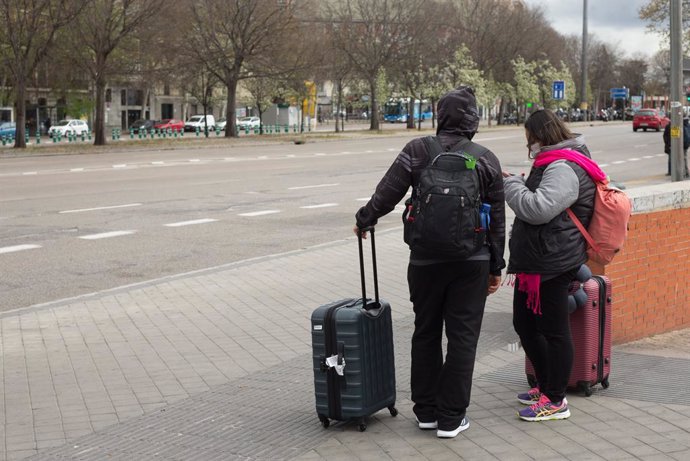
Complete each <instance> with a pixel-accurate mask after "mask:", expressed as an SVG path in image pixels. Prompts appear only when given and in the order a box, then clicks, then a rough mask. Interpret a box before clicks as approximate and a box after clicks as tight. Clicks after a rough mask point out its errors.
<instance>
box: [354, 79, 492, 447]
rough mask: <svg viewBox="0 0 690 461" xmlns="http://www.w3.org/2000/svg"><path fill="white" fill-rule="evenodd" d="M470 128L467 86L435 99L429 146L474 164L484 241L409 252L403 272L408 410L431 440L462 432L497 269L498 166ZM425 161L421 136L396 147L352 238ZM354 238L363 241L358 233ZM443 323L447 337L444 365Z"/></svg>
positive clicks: (471, 101)
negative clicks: (408, 314) (458, 252)
mask: <svg viewBox="0 0 690 461" xmlns="http://www.w3.org/2000/svg"><path fill="white" fill-rule="evenodd" d="M478 126H479V114H478V111H477V103H476V99H475V96H474V90H473V89H472V88H471V87H467V86H462V87H459V88H457V89H454V90H451V91H450V92H448V93H447V94H445V95H444V96H443V97H442V98H441V99H440V100H439V102H438V128H437V130H436V134H437V140H438V141H439V143H440V144H441V146H442V147H443V148H444V149H445V150H446V151H450V150H451V149H452V148H453V147H455V146H456V145H458V144H459V143H460V142H461V141H464V142H465V144H463V147H462V149H463V150H464V151H465V152H469V153H471V154H472V155H473V156H474V157H475V158H476V170H477V173H478V176H479V184H480V195H481V199H482V201H483V202H484V203H488V204H489V205H490V206H491V209H490V218H491V221H490V222H491V224H490V229H489V238H488V239H487V243H486V244H485V245H484V246H483V247H482V248H481V249H480V250H479V251H477V252H476V253H475V254H473V255H471V256H469V257H464V258H458V257H457V256H453V255H451V254H428V253H425V252H423V251H418V250H417V251H415V250H412V251H411V253H410V262H409V265H408V270H407V279H408V285H409V290H410V300H411V301H412V304H413V309H414V313H415V330H414V333H413V335H412V361H411V368H412V370H411V383H410V384H411V390H412V401H413V402H414V408H413V411H414V413H415V415H416V417H417V423H418V425H419V428H420V429H437V436H438V437H455V436H456V435H457V434H459V433H460V432H462V431H463V430H465V429H467V428H468V427H469V419H468V418H467V417H466V410H467V407H468V406H469V403H470V391H471V387H472V374H473V371H474V362H475V356H476V350H477V342H478V340H479V332H480V329H481V324H482V319H483V315H484V306H485V303H486V297H487V296H488V295H489V294H491V293H494V292H495V291H496V290H497V289H498V287H499V285H500V281H501V270H502V269H503V268H504V267H505V261H504V259H503V253H504V246H505V203H504V193H503V178H502V170H501V164H500V162H499V160H498V158H497V157H496V156H495V155H494V154H493V153H492V152H491V151H489V150H488V149H486V148H485V147H483V146H480V145H479V144H476V143H473V142H471V140H472V138H473V137H474V135H475V133H476V132H477V128H478ZM431 155H432V153H431V152H429V150H428V148H427V144H426V143H425V142H424V140H423V138H416V139H413V140H412V141H410V142H409V143H408V144H407V145H406V146H405V147H404V148H403V150H402V152H400V153H399V154H398V156H397V158H396V159H395V161H394V162H393V164H392V165H391V166H390V168H389V169H388V171H387V172H386V174H385V175H384V177H383V178H382V179H381V181H380V182H379V184H378V185H377V187H376V190H375V192H374V194H373V196H372V197H371V199H370V200H369V202H368V203H367V204H366V205H365V206H363V207H362V208H361V209H360V210H359V211H358V212H357V214H356V226H355V228H354V231H355V233H358V232H362V229H364V228H367V227H370V226H374V225H375V224H376V223H377V221H378V219H379V218H380V217H382V216H384V215H386V214H388V213H390V212H391V211H392V210H393V209H394V208H395V206H396V205H397V204H398V203H399V202H400V201H401V200H402V199H403V198H404V197H405V195H406V194H407V191H408V189H409V188H410V187H413V188H414V187H415V186H416V185H417V184H418V183H419V179H420V173H421V171H422V170H423V169H424V168H425V167H426V166H427V165H428V164H429V162H430V160H431ZM413 194H414V192H413ZM449 220H450V217H449ZM362 234H363V237H364V238H366V232H362ZM444 323H445V330H446V336H447V338H448V347H447V354H446V359H445V362H444V360H443V352H442V339H443V325H444Z"/></svg>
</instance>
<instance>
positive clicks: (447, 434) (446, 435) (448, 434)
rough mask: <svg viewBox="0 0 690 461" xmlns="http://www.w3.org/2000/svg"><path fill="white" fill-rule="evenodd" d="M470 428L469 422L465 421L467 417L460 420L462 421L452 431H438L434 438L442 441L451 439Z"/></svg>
mask: <svg viewBox="0 0 690 461" xmlns="http://www.w3.org/2000/svg"><path fill="white" fill-rule="evenodd" d="M469 427H470V420H469V419H467V417H464V418H462V421H460V425H459V426H458V427H457V429H455V430H452V431H442V430H441V429H439V430H438V431H436V436H437V437H439V438H442V439H452V438H453V437H455V436H456V435H458V434H459V433H461V432H462V431H465V430H467V429H469Z"/></svg>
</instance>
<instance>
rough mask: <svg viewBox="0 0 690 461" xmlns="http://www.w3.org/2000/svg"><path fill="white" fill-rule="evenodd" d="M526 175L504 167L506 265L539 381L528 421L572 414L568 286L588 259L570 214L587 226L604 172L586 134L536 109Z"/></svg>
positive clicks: (516, 317) (525, 399)
mask: <svg viewBox="0 0 690 461" xmlns="http://www.w3.org/2000/svg"><path fill="white" fill-rule="evenodd" d="M525 135H526V137H527V148H528V149H529V153H528V156H529V158H530V159H534V162H533V164H532V169H531V170H530V173H529V175H528V176H527V178H525V177H524V175H522V176H516V175H512V174H510V173H506V172H504V173H503V176H504V189H505V196H506V203H507V204H508V206H510V208H511V209H512V210H513V211H514V212H515V221H514V223H513V227H512V230H511V233H510V240H509V246H510V259H509V262H508V273H509V274H514V276H515V288H514V297H513V325H514V327H515V331H516V332H517V334H518V336H519V337H520V342H521V344H522V347H523V349H524V350H525V353H526V354H527V357H528V358H529V359H530V361H531V362H532V365H533V366H534V370H535V374H536V378H537V386H536V387H534V388H532V389H530V390H529V391H527V392H525V393H522V394H518V396H517V398H518V400H519V401H520V403H523V404H525V405H528V406H527V407H525V408H524V409H522V410H520V411H519V412H518V416H519V417H520V418H521V419H523V420H526V421H547V420H555V419H565V418H568V417H570V410H569V408H568V401H567V400H566V397H565V391H566V387H567V384H568V379H569V377H570V371H571V368H572V363H573V345H572V340H571V336H570V323H569V319H568V315H569V314H568V286H569V285H570V282H571V281H572V280H573V279H574V278H575V274H576V273H577V270H578V269H579V267H580V266H581V265H582V264H583V263H585V262H586V261H587V252H586V249H587V246H586V242H585V239H584V237H583V236H582V234H581V233H580V231H579V230H578V228H577V227H576V226H575V224H574V223H573V222H572V221H571V220H570V218H569V217H568V213H567V212H566V210H567V209H568V208H570V209H571V210H572V211H573V212H574V213H575V215H576V216H577V217H578V218H579V219H580V221H581V222H582V224H583V225H584V226H585V227H586V226H587V225H589V221H590V219H591V217H592V210H593V206H594V192H595V185H594V182H593V181H592V179H603V178H605V175H604V173H603V172H602V171H601V169H600V168H599V167H598V166H597V165H596V164H595V163H594V162H593V161H591V159H590V154H589V151H588V150H587V147H586V146H585V144H584V140H583V138H582V137H581V136H578V135H576V134H573V133H571V132H570V130H569V129H568V128H567V127H566V126H565V124H564V123H563V122H562V121H561V120H560V119H559V118H558V117H557V116H556V115H555V114H554V113H553V112H551V111H549V110H538V111H536V112H534V113H533V114H532V115H531V116H530V117H529V119H528V120H527V122H525Z"/></svg>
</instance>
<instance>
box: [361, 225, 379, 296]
mask: <svg viewBox="0 0 690 461" xmlns="http://www.w3.org/2000/svg"><path fill="white" fill-rule="evenodd" d="M363 232H369V234H370V235H371V264H372V268H373V272H374V296H375V298H374V299H375V301H376V304H375V305H373V306H372V307H371V308H370V309H375V308H378V307H379V306H380V304H381V303H380V302H379V279H378V273H377V271H376V240H375V239H374V227H373V226H372V227H365V228H362V229H360V230H359V232H357V241H358V243H359V275H360V278H361V281H362V304H363V305H364V308H365V309H367V308H368V307H367V289H366V282H365V281H364V250H363V248H362V233H363Z"/></svg>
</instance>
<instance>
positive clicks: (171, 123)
mask: <svg viewBox="0 0 690 461" xmlns="http://www.w3.org/2000/svg"><path fill="white" fill-rule="evenodd" d="M154 128H157V129H159V130H160V129H163V130H167V129H168V128H170V129H171V130H172V131H184V122H183V121H182V120H177V119H174V118H165V119H163V120H161V121H160V122H158V123H156V125H155V126H154Z"/></svg>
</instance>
